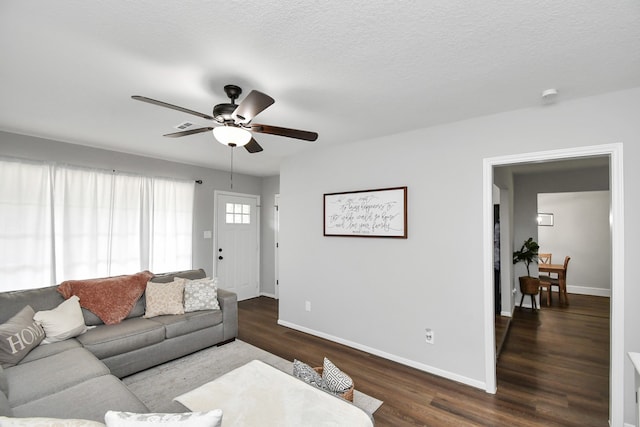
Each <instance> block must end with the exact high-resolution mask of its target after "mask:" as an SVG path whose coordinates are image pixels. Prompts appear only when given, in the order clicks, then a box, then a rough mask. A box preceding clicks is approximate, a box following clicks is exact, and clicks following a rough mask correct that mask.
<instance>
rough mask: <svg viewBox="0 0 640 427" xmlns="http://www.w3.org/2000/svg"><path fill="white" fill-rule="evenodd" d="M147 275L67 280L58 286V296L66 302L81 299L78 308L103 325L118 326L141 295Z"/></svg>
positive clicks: (148, 273) (148, 275)
mask: <svg viewBox="0 0 640 427" xmlns="http://www.w3.org/2000/svg"><path fill="white" fill-rule="evenodd" d="M152 277H153V273H151V272H150V271H141V272H140V273H136V274H130V275H124V276H113V277H105V278H101V279H87V280H67V281H65V282H62V283H60V285H59V286H58V292H60V294H62V296H63V297H64V298H65V299H67V298H69V297H71V296H72V295H76V296H77V297H78V298H80V305H81V306H82V307H84V308H86V309H87V310H89V311H91V312H92V313H94V314H95V315H96V316H98V317H99V318H100V319H101V320H102V321H103V322H104V323H105V324H106V325H113V324H116V323H120V322H121V321H122V319H124V318H125V317H127V315H128V314H129V312H130V311H131V309H132V308H133V306H134V305H135V304H136V302H137V301H138V299H139V298H140V297H141V296H142V294H143V293H144V291H145V289H146V287H147V282H148V281H149V279H151V278H152Z"/></svg>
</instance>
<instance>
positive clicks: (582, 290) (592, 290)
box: [567, 286, 611, 298]
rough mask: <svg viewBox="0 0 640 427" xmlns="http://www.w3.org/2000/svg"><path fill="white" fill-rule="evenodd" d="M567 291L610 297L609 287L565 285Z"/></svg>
mask: <svg viewBox="0 0 640 427" xmlns="http://www.w3.org/2000/svg"><path fill="white" fill-rule="evenodd" d="M567 293H570V294H579V295H593V296H596V297H609V298H611V289H603V288H590V287H588V286H567Z"/></svg>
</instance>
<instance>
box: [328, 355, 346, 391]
mask: <svg viewBox="0 0 640 427" xmlns="http://www.w3.org/2000/svg"><path fill="white" fill-rule="evenodd" d="M322 368H323V369H322V378H323V379H324V380H325V381H326V383H327V388H328V389H329V391H331V392H333V393H344V392H345V391H347V390H349V389H350V388H351V387H353V380H352V379H351V377H350V376H349V375H347V374H345V373H344V372H342V371H341V370H340V369H338V367H337V366H336V365H334V364H333V363H332V362H331V361H330V360H329V359H327V358H326V357H325V358H324V364H323V366H322Z"/></svg>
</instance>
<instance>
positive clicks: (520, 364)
mask: <svg viewBox="0 0 640 427" xmlns="http://www.w3.org/2000/svg"><path fill="white" fill-rule="evenodd" d="M554 304H555V305H552V307H545V306H543V307H542V309H541V310H539V311H537V312H532V311H531V310H529V309H522V310H521V309H516V313H515V315H514V318H513V321H512V322H511V325H510V328H509V332H508V334H507V338H506V340H505V343H504V346H503V347H502V351H501V353H500V358H499V360H498V392H497V394H495V395H492V394H487V393H485V392H484V391H483V390H479V389H476V388H473V387H470V386H466V385H463V384H460V383H457V382H454V381H450V380H446V379H444V378H440V377H437V376H434V375H431V374H428V373H425V372H422V371H419V370H416V369H413V368H410V367H407V366H404V365H401V364H398V363H395V362H392V361H389V360H386V359H383V358H380V357H377V356H374V355H371V354H368V353H365V352H362V351H359V350H355V349H352V348H350V347H345V346H343V345H340V344H337V343H334V342H331V341H326V340H324V339H322V338H318V337H314V336H312V335H308V334H305V333H302V332H298V331H295V330H292V329H288V328H285V327H282V326H278V325H277V323H276V322H277V318H278V305H277V301H276V300H273V299H271V298H266V297H260V298H254V299H251V300H247V301H242V302H241V303H239V338H240V339H241V340H243V341H245V342H248V343H251V344H253V345H255V346H257V347H260V348H263V349H265V350H267V351H269V352H271V353H274V354H277V355H279V356H281V357H283V358H285V359H288V360H293V359H294V358H297V359H300V360H302V361H304V362H307V363H309V364H311V365H313V366H320V365H321V363H322V358H323V357H324V356H327V357H329V358H330V359H331V360H332V361H333V362H334V363H335V364H336V365H338V366H339V367H340V368H341V369H343V370H344V371H345V372H347V373H349V374H350V375H351V376H352V377H353V379H354V382H355V384H356V388H357V389H358V390H361V391H362V392H364V393H367V394H369V395H371V396H374V397H377V398H379V399H380V400H383V401H384V404H383V405H382V406H381V407H380V409H378V410H377V411H376V413H375V420H376V426H377V427H385V426H393V427H400V426H607V425H608V421H607V420H608V402H609V299H608V298H601V297H590V296H581V295H571V305H570V306H569V307H560V306H558V305H557V304H558V301H557V298H556V299H555V300H554Z"/></svg>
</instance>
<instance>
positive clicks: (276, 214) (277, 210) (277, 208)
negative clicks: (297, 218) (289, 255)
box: [273, 193, 280, 299]
mask: <svg viewBox="0 0 640 427" xmlns="http://www.w3.org/2000/svg"><path fill="white" fill-rule="evenodd" d="M273 208H274V209H275V212H274V218H273V219H274V221H273V222H274V224H273V234H274V240H275V245H274V248H273V250H274V255H275V256H274V257H273V258H274V261H275V264H276V265H275V268H274V270H273V271H274V273H275V274H274V275H275V276H276V277H275V278H274V281H273V289H274V292H275V295H274V298H275V299H278V298H280V248H279V245H280V193H278V194H276V195H275V196H274V197H273Z"/></svg>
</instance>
